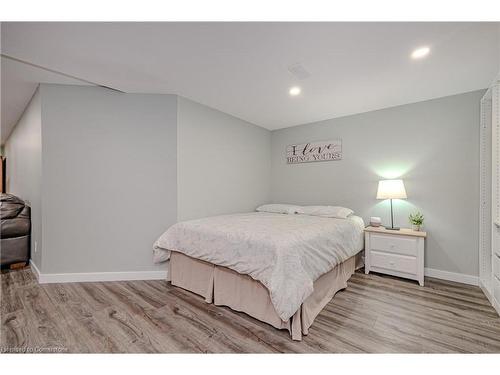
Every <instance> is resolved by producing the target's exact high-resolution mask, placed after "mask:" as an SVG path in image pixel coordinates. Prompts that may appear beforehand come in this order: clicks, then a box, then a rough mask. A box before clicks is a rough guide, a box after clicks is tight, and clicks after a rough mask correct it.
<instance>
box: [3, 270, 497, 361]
mask: <svg viewBox="0 0 500 375" xmlns="http://www.w3.org/2000/svg"><path fill="white" fill-rule="evenodd" d="M1 284H2V288H1V290H2V294H1V324H2V326H1V338H0V349H1V351H3V352H16V351H19V352H25V351H29V352H31V351H33V352H99V353H100V352H127V353H139V352H146V353H149V352H153V353H156V352H161V353H172V352H191V353H212V352H217V353H221V352H237V353H249V352H250V353H268V352H271V353H283V352H287V353H288V352H297V353H311V352H312V353H319V352H325V353H358V352H369V353H393V352H397V353H403V352H404V353H406V352H410V353H422V352H424V353H430V352H438V353H448V352H459V353H463V352H474V353H486V352H496V353H500V318H499V317H498V315H497V314H496V312H495V310H494V309H493V308H492V307H491V305H490V304H489V302H488V301H487V299H486V297H485V296H484V295H483V293H482V292H481V290H480V289H479V288H477V287H472V286H468V285H463V284H458V283H452V282H445V281H441V280H437V279H426V286H425V287H420V286H418V285H417V284H416V283H414V282H411V281H406V280H402V279H397V278H393V277H390V276H380V275H373V274H370V275H365V274H363V273H361V272H357V273H356V274H354V275H353V277H352V278H351V280H350V281H349V287H348V288H347V289H346V290H344V291H341V292H339V293H337V295H336V296H335V298H334V299H333V300H332V301H331V302H330V303H329V304H328V305H327V306H326V308H325V309H324V310H323V311H322V312H321V313H320V315H319V316H318V317H317V319H316V321H315V323H314V324H313V326H312V327H311V329H310V333H309V335H308V336H306V337H304V339H303V341H302V342H295V341H292V340H291V339H290V337H289V334H288V332H287V331H279V330H277V329H275V328H273V327H271V326H268V325H267V324H265V323H261V322H259V321H257V320H255V319H253V318H251V317H249V316H247V315H245V314H243V313H238V312H234V311H232V310H230V309H229V308H225V307H217V306H214V305H210V304H206V303H205V302H204V301H203V299H202V298H201V297H198V296H196V295H194V294H192V293H190V292H188V291H185V290H182V289H179V288H176V287H173V286H171V285H170V284H169V283H168V282H166V281H128V282H99V283H73V284H45V285H39V284H38V283H37V282H36V279H35V278H34V276H33V274H32V273H31V271H30V269H29V268H26V269H23V270H18V271H7V272H3V273H2V274H1Z"/></svg>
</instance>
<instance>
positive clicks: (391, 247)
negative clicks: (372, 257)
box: [370, 233, 417, 256]
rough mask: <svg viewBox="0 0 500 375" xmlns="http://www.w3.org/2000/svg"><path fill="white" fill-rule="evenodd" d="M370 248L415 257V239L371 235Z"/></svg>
mask: <svg viewBox="0 0 500 375" xmlns="http://www.w3.org/2000/svg"><path fill="white" fill-rule="evenodd" d="M370 248H371V249H372V250H378V251H383V252H388V253H394V254H402V255H411V256H417V238H416V237H410V236H407V237H403V236H397V237H396V236H394V235H384V234H376V233H372V234H371V235H370Z"/></svg>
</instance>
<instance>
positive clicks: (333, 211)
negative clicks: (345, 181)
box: [299, 206, 354, 219]
mask: <svg viewBox="0 0 500 375" xmlns="http://www.w3.org/2000/svg"><path fill="white" fill-rule="evenodd" d="M300 209H301V210H300V212H299V213H300V214H304V215H311V216H322V217H335V218H338V219H347V218H348V217H349V216H350V215H352V214H353V213H354V211H353V210H351V209H350V208H345V207H339V206H302V207H300Z"/></svg>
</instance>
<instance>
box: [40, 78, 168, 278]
mask: <svg viewBox="0 0 500 375" xmlns="http://www.w3.org/2000/svg"><path fill="white" fill-rule="evenodd" d="M40 91H41V96H42V134H43V137H42V141H43V143H42V153H43V208H44V210H43V223H44V226H43V239H44V250H45V251H44V254H43V255H44V256H43V262H42V272H43V273H71V272H106V271H114V272H119V271H151V270H158V269H163V268H164V267H165V265H163V266H155V265H153V264H152V244H153V242H154V241H155V240H156V239H157V237H158V236H159V234H161V233H162V232H163V231H164V230H165V229H166V228H167V227H168V226H170V225H172V224H174V223H175V222H176V218H177V192H176V189H177V181H176V174H177V172H176V167H177V160H176V159H177V148H176V137H177V134H176V130H177V126H176V113H177V99H176V97H175V96H173V95H145V94H121V93H117V92H115V91H111V90H107V89H103V88H97V87H78V86H60V85H41V88H40Z"/></svg>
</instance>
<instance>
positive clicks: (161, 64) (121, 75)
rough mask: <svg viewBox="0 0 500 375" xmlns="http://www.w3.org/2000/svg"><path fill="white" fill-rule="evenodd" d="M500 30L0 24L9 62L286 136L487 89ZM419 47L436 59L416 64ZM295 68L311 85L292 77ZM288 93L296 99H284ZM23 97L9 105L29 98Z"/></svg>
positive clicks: (477, 26) (465, 26)
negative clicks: (214, 112) (305, 126)
mask: <svg viewBox="0 0 500 375" xmlns="http://www.w3.org/2000/svg"><path fill="white" fill-rule="evenodd" d="M498 31H499V24H498V23H3V24H2V53H3V54H6V55H8V56H11V57H15V58H18V59H21V60H24V61H28V62H30V63H33V64H36V65H40V66H43V67H47V68H50V69H53V70H56V71H60V72H63V73H66V74H69V75H72V76H75V77H79V78H82V79H85V80H87V81H91V82H96V83H98V84H101V85H105V86H109V87H112V88H115V89H118V90H121V91H125V92H145V93H174V94H178V95H182V96H185V97H187V98H190V99H192V100H195V101H198V102H200V103H203V104H206V105H208V106H211V107H214V108H217V109H219V110H221V111H224V112H227V113H229V114H232V115H234V116H237V117H240V118H242V119H244V120H247V121H250V122H252V123H254V124H257V125H260V126H263V127H265V128H268V129H279V128H283V127H288V126H293V125H297V124H302V123H307V122H313V121H318V120H323V119H327V118H333V117H339V116H344V115H349V114H354V113H360V112H365V111H370V110H375V109H380V108H386V107H391V106H395V105H400V104H405V103H412V102H417V101H421V100H426V99H431V98H435V97H440V96H446V95H451V94H456V93H460V92H466V91H472V90H476V89H480V88H485V87H487V86H488V85H489V84H490V83H491V82H492V80H493V78H494V77H495V75H496V74H497V73H498V69H499V66H500V62H499V61H498V60H499V49H500V46H499V32H498ZM423 45H428V46H430V47H431V53H430V55H429V56H428V57H427V58H425V59H423V60H418V61H416V60H412V59H411V58H410V53H411V52H412V50H413V49H414V48H416V47H419V46H423ZM296 63H299V64H301V65H302V66H303V67H304V68H305V69H306V70H307V71H308V72H309V73H310V76H309V77H308V78H305V79H302V80H300V79H297V78H295V77H294V76H293V75H292V74H291V73H290V72H289V71H288V67H289V66H290V65H292V64H296ZM4 68H5V67H4V66H2V77H6V78H7V77H8V74H5V75H4V74H3V73H4V72H3V69H4ZM6 69H9V66H7V68H6ZM9 79H10V77H9ZM2 85H3V82H2ZM292 85H299V86H301V87H302V94H301V95H300V96H299V97H294V98H292V97H290V96H289V95H288V90H289V88H290V87H291V86H292ZM16 90H17V89H15V88H14V90H13V92H12V93H11V92H10V90H8V92H7V96H8V97H9V96H10V95H19V96H22V95H21V93H20V92H19V93H18V92H17V91H16ZM4 95H5V91H4ZM8 100H10V99H8ZM25 102H26V101H24V103H25ZM2 104H3V103H2ZM8 111H9V108H7V112H8ZM3 112H4V110H3V108H2V119H3V117H4V113H3ZM5 117H6V119H7V120H9V119H12V118H14V117H15V116H14V115H12V116H11V115H9V114H7V115H5Z"/></svg>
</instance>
